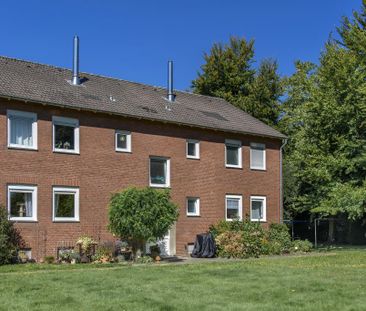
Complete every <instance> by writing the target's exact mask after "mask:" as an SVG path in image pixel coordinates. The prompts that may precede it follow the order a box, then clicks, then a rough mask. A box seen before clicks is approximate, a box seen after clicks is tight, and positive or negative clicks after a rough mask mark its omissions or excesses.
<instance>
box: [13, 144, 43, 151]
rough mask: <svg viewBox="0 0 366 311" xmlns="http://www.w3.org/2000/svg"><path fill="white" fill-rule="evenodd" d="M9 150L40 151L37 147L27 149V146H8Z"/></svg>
mask: <svg viewBox="0 0 366 311" xmlns="http://www.w3.org/2000/svg"><path fill="white" fill-rule="evenodd" d="M8 149H15V150H26V151H38V148H36V147H25V146H17V145H8Z"/></svg>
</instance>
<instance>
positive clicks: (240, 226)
mask: <svg viewBox="0 0 366 311" xmlns="http://www.w3.org/2000/svg"><path fill="white" fill-rule="evenodd" d="M210 232H211V234H212V235H213V236H214V238H215V241H216V246H217V256H219V257H227V258H247V257H258V256H260V255H268V254H283V253H289V252H290V251H291V250H292V242H291V237H290V234H289V232H288V228H287V226H286V225H282V224H271V225H270V226H269V228H268V229H264V228H263V227H262V225H261V224H260V223H259V222H251V221H249V220H243V221H239V220H235V221H230V222H229V221H225V220H221V221H219V222H218V223H217V224H216V225H212V226H210Z"/></svg>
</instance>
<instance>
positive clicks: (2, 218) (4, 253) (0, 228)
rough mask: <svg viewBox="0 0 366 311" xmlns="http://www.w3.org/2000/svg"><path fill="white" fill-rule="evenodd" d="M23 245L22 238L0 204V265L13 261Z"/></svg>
mask: <svg viewBox="0 0 366 311" xmlns="http://www.w3.org/2000/svg"><path fill="white" fill-rule="evenodd" d="M23 246H24V242H23V239H22V237H21V236H20V233H19V231H18V230H17V229H16V228H15V227H14V226H13V223H12V222H11V221H10V220H9V218H8V212H7V210H6V209H5V208H4V207H1V206H0V265H3V264H8V263H11V262H13V261H15V258H17V252H18V250H19V249H20V248H21V247H23Z"/></svg>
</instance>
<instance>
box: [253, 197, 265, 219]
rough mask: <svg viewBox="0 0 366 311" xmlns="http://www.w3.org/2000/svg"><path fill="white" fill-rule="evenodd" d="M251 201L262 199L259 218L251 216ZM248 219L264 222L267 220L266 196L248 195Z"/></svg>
mask: <svg viewBox="0 0 366 311" xmlns="http://www.w3.org/2000/svg"><path fill="white" fill-rule="evenodd" d="M253 201H262V202H263V217H262V218H261V219H256V218H253V217H252V203H253ZM250 220H251V221H259V222H266V221H267V197H265V196H259V195H253V196H250Z"/></svg>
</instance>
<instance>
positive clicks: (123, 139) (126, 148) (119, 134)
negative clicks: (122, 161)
mask: <svg viewBox="0 0 366 311" xmlns="http://www.w3.org/2000/svg"><path fill="white" fill-rule="evenodd" d="M115 135H116V139H115V140H116V151H121V152H131V133H130V132H127V131H119V130H117V131H116V134H115Z"/></svg>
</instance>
